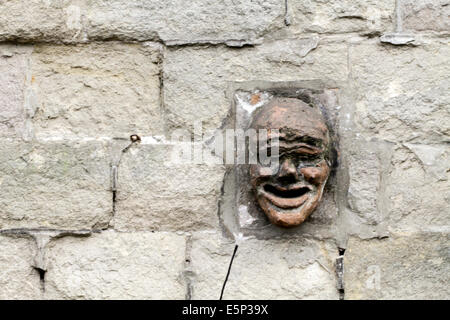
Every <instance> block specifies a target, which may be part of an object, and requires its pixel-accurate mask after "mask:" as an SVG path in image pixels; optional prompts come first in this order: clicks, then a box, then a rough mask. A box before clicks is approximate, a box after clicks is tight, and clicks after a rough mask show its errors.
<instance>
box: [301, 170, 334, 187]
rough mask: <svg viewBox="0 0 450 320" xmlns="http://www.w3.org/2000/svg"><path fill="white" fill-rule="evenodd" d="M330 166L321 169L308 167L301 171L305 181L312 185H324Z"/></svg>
mask: <svg viewBox="0 0 450 320" xmlns="http://www.w3.org/2000/svg"><path fill="white" fill-rule="evenodd" d="M328 171H329V170H328V166H327V165H320V166H319V167H308V168H302V169H300V173H301V174H303V176H304V177H305V179H306V180H307V181H308V182H310V183H312V184H316V185H317V184H320V183H322V182H323V181H324V180H325V179H326V177H327V176H328Z"/></svg>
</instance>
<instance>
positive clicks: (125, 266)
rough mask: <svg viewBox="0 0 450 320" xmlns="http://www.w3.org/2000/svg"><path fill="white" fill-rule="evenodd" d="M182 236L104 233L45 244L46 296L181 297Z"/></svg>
mask: <svg viewBox="0 0 450 320" xmlns="http://www.w3.org/2000/svg"><path fill="white" fill-rule="evenodd" d="M185 246H186V244H185V239H184V237H183V236H178V235H175V234H171V233H118V232H114V231H104V232H101V233H98V234H93V235H92V236H90V237H86V238H74V237H64V238H61V239H57V240H54V241H52V242H51V243H50V244H49V246H48V254H47V256H48V260H49V262H48V271H47V274H46V283H45V298H46V299H184V296H185V291H186V290H185V288H186V286H185V283H184V280H183V279H182V271H183V265H184V258H185Z"/></svg>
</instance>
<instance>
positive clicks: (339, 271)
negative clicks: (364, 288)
mask: <svg viewBox="0 0 450 320" xmlns="http://www.w3.org/2000/svg"><path fill="white" fill-rule="evenodd" d="M338 250H339V257H338V258H336V275H337V281H338V282H337V289H338V291H339V300H344V299H345V286H344V254H345V249H343V248H338Z"/></svg>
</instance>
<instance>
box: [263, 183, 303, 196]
mask: <svg viewBox="0 0 450 320" xmlns="http://www.w3.org/2000/svg"><path fill="white" fill-rule="evenodd" d="M264 190H265V191H266V192H270V193H272V194H274V195H276V196H277V197H280V198H298V197H301V196H303V195H304V194H306V193H308V192H309V191H311V190H310V189H309V188H308V187H301V188H295V189H282V188H277V187H275V186H273V185H271V184H266V185H265V186H264Z"/></svg>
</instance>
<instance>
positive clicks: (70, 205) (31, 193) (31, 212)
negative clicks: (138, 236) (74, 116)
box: [0, 142, 112, 229]
mask: <svg viewBox="0 0 450 320" xmlns="http://www.w3.org/2000/svg"><path fill="white" fill-rule="evenodd" d="M0 150H1V152H0V157H1V160H0V186H1V190H2V192H1V196H0V228H1V229H7V228H38V227H45V228H62V229H76V228H92V227H99V228H100V227H105V226H107V225H108V222H109V220H110V219H111V215H112V193H111V192H110V191H109V190H110V167H109V159H108V146H107V144H106V143H102V142H92V143H79V144H69V143H67V144H59V143H51V144H45V145H39V144H33V145H32V144H16V143H3V144H2V145H1V146H0Z"/></svg>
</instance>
